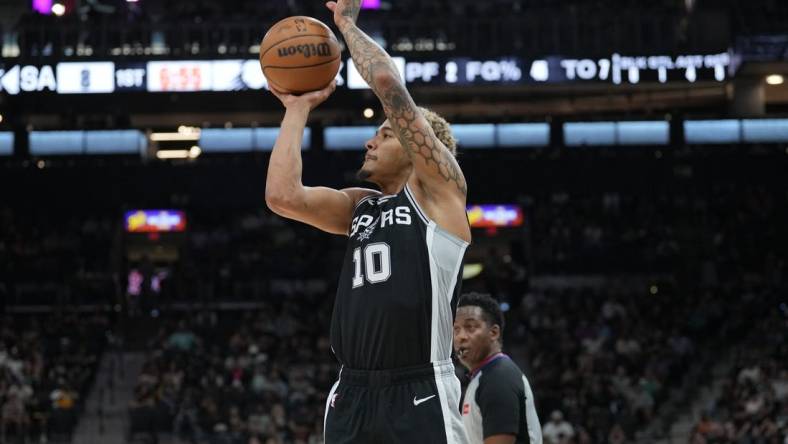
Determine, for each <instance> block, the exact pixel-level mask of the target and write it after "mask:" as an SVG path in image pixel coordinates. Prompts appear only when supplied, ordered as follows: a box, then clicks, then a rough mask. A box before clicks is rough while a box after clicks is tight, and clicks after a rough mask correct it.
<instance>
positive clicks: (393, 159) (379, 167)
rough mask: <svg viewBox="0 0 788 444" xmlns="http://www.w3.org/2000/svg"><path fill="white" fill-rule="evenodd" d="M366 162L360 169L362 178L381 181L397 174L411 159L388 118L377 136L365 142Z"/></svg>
mask: <svg viewBox="0 0 788 444" xmlns="http://www.w3.org/2000/svg"><path fill="white" fill-rule="evenodd" d="M364 147H365V148H366V150H367V151H366V153H364V163H363V164H362V165H361V169H360V170H359V171H358V177H359V179H361V180H366V181H370V182H379V181H381V180H387V179H388V177H389V176H396V175H398V174H399V173H400V171H402V169H403V168H408V166H409V165H410V161H409V159H408V157H407V155H406V154H405V152H404V150H403V149H402V145H400V143H399V139H397V135H396V133H395V132H394V129H393V128H391V125H389V121H388V120H386V121H385V122H383V124H382V125H380V127H379V128H378V130H377V131H376V132H375V136H374V137H373V138H371V139H369V140H368V141H367V143H366V144H364Z"/></svg>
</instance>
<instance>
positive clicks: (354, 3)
mask: <svg viewBox="0 0 788 444" xmlns="http://www.w3.org/2000/svg"><path fill="white" fill-rule="evenodd" d="M349 3H350V4H349V5H348V6H347V7H346V8H345V9H343V10H342V15H343V16H345V17H347V18H349V19H350V20H353V23H355V22H356V20H357V19H358V12H359V10H360V9H361V0H350V2H349Z"/></svg>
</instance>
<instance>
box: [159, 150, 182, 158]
mask: <svg viewBox="0 0 788 444" xmlns="http://www.w3.org/2000/svg"><path fill="white" fill-rule="evenodd" d="M156 157H157V158H158V159H162V160H166V159H188V158H189V150H162V151H156Z"/></svg>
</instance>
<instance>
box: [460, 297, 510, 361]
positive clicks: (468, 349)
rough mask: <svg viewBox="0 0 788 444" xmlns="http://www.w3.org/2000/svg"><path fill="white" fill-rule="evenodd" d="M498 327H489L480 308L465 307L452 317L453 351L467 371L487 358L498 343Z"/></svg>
mask: <svg viewBox="0 0 788 444" xmlns="http://www.w3.org/2000/svg"><path fill="white" fill-rule="evenodd" d="M498 335H499V328H498V326H497V325H496V326H490V325H489V324H488V323H487V321H486V320H485V319H484V312H483V311H482V309H481V307H476V306H472V305H466V306H463V307H460V308H458V309H457V315H456V316H455V317H454V351H455V352H456V353H457V357H458V358H459V359H460V362H462V365H464V366H465V367H467V368H468V369H469V370H470V369H474V368H476V367H477V366H478V365H479V364H480V363H481V362H482V361H484V358H486V357H487V356H489V355H490V354H491V353H492V351H493V347H494V346H495V344H496V343H497V341H498Z"/></svg>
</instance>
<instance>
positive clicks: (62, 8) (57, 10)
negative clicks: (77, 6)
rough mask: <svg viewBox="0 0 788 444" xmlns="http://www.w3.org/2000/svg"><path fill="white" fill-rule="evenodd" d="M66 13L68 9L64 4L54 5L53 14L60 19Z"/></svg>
mask: <svg viewBox="0 0 788 444" xmlns="http://www.w3.org/2000/svg"><path fill="white" fill-rule="evenodd" d="M65 13H66V7H65V6H63V3H55V4H54V5H52V14H55V15H56V16H58V17H60V16H62V15H63V14H65Z"/></svg>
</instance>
